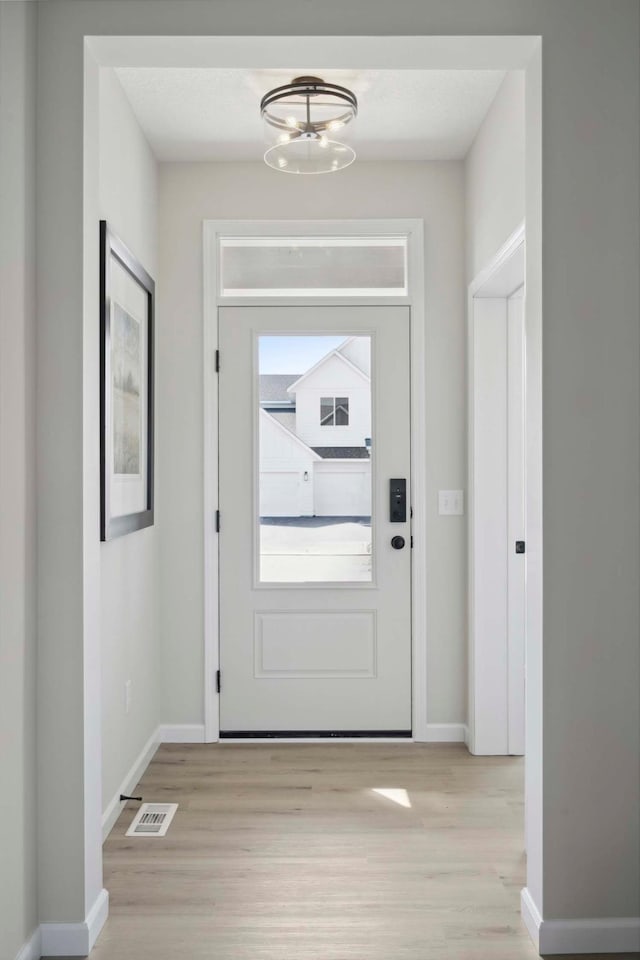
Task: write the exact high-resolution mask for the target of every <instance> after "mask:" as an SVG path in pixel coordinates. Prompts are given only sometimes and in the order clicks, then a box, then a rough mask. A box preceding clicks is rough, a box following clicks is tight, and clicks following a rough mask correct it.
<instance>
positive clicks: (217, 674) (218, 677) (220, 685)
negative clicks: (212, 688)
mask: <svg viewBox="0 0 640 960" xmlns="http://www.w3.org/2000/svg"><path fill="white" fill-rule="evenodd" d="M221 687H222V684H221V682H220V671H219V670H216V693H220V690H221Z"/></svg>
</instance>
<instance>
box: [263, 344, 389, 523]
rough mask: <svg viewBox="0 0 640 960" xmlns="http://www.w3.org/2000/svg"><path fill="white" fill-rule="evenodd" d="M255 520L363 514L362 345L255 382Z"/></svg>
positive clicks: (366, 484)
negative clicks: (257, 474)
mask: <svg viewBox="0 0 640 960" xmlns="http://www.w3.org/2000/svg"><path fill="white" fill-rule="evenodd" d="M260 407H261V409H260V516H261V517H303V516H307V517H311V516H316V517H368V516H370V515H371V460H370V453H369V447H370V443H371V439H370V438H371V382H370V341H369V338H368V337H350V338H349V339H348V340H346V341H345V342H344V343H343V344H341V345H340V347H338V348H337V349H335V350H331V351H330V352H329V353H327V354H326V355H325V356H324V357H322V359H321V360H319V361H318V363H316V364H315V365H314V366H313V367H311V369H310V370H308V371H306V373H304V374H301V375H300V376H299V377H295V376H286V375H279V374H278V375H271V376H269V375H267V376H261V378H260Z"/></svg>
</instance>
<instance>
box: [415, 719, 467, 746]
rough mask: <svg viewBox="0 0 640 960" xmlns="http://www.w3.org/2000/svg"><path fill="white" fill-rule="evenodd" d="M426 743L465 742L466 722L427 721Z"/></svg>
mask: <svg viewBox="0 0 640 960" xmlns="http://www.w3.org/2000/svg"><path fill="white" fill-rule="evenodd" d="M425 742H426V743H466V742H467V725H466V723H428V724H427V735H426V738H425Z"/></svg>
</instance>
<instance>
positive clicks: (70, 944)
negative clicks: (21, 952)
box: [40, 890, 109, 957]
mask: <svg viewBox="0 0 640 960" xmlns="http://www.w3.org/2000/svg"><path fill="white" fill-rule="evenodd" d="M108 914H109V894H108V893H107V891H106V890H101V891H100V893H99V894H98V897H97V899H96V902H95V903H94V905H93V906H92V908H91V910H90V911H89V913H88V914H87V918H86V920H84V921H83V922H82V923H42V924H41V925H40V950H41V953H42V956H43V957H86V956H88V954H89V953H90V952H91V950H92V948H93V945H94V943H95V942H96V940H97V939H98V937H99V935H100V931H101V930H102V928H103V926H104V923H105V920H106V919H107V916H108Z"/></svg>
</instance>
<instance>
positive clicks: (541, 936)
mask: <svg viewBox="0 0 640 960" xmlns="http://www.w3.org/2000/svg"><path fill="white" fill-rule="evenodd" d="M520 903H521V910H522V919H523V920H524V923H525V926H526V928H527V930H528V931H529V935H530V937H531V939H532V940H533V943H534V946H535V947H536V949H537V950H538V953H540V954H541V955H542V956H547V955H554V954H555V955H559V954H567V953H568V954H578V953H587V954H588V953H638V952H640V917H597V918H595V919H593V920H543V919H542V917H541V916H540V911H539V910H538V908H537V906H536V904H535V903H534V901H533V898H532V896H531V894H530V893H529V891H528V890H527V888H526V887H525V888H524V890H523V891H522V893H521V897H520Z"/></svg>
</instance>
